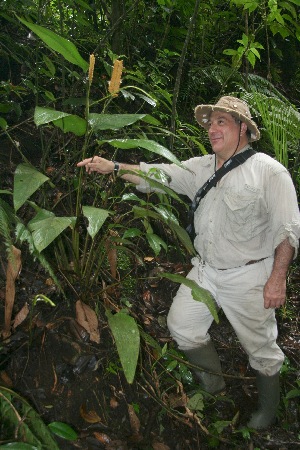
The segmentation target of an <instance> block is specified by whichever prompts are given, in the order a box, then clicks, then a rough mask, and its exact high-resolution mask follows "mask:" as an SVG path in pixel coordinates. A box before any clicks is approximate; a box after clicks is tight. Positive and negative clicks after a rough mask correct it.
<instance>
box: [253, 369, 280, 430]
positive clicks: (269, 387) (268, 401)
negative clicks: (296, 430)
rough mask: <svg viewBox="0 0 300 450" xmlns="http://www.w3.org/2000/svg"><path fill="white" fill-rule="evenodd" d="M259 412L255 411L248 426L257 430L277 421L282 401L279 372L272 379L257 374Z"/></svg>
mask: <svg viewBox="0 0 300 450" xmlns="http://www.w3.org/2000/svg"><path fill="white" fill-rule="evenodd" d="M256 386H257V390H258V410H257V411H255V412H254V413H253V414H252V416H251V419H250V420H249V422H248V423H247V426H248V427H249V428H254V429H255V430H259V429H263V428H267V427H268V426H270V425H272V423H274V421H275V419H276V412H277V408H278V405H279V401H280V385H279V372H278V373H276V374H275V375H272V376H270V377H268V376H266V375H262V374H261V373H259V372H257V374H256Z"/></svg>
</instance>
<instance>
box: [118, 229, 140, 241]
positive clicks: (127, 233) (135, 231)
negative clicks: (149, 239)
mask: <svg viewBox="0 0 300 450" xmlns="http://www.w3.org/2000/svg"><path fill="white" fill-rule="evenodd" d="M141 234H142V232H141V230H139V229H138V228H128V229H127V230H126V231H125V232H124V234H123V236H122V238H123V239H129V238H134V237H137V236H141Z"/></svg>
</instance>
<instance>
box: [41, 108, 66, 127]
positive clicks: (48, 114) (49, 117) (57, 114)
mask: <svg viewBox="0 0 300 450" xmlns="http://www.w3.org/2000/svg"><path fill="white" fill-rule="evenodd" d="M69 115H70V114H68V113H65V112H63V111H56V110H55V109H51V108H42V107H41V106H36V108H35V110H34V117H33V120H34V123H35V124H36V126H40V125H44V124H46V123H50V122H53V121H54V120H58V119H61V118H62V117H67V116H69Z"/></svg>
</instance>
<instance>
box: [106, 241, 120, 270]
mask: <svg viewBox="0 0 300 450" xmlns="http://www.w3.org/2000/svg"><path fill="white" fill-rule="evenodd" d="M105 249H106V253H107V259H108V262H109V267H110V273H111V275H112V277H113V278H114V279H116V278H117V259H118V258H117V246H116V243H115V242H113V241H112V240H111V239H110V238H108V239H106V241H105Z"/></svg>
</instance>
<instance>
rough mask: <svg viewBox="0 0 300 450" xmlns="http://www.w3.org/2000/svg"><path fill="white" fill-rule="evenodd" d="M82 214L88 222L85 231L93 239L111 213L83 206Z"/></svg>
mask: <svg viewBox="0 0 300 450" xmlns="http://www.w3.org/2000/svg"><path fill="white" fill-rule="evenodd" d="M82 212H83V215H84V217H86V218H87V219H88V221H89V226H88V228H87V231H88V233H89V235H90V236H91V238H92V239H94V237H95V236H96V234H97V233H98V231H99V230H100V228H101V227H102V225H103V224H104V222H105V220H106V219H107V218H108V216H109V215H110V214H111V213H110V212H109V211H107V210H105V209H100V208H95V207H93V206H83V207H82Z"/></svg>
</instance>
